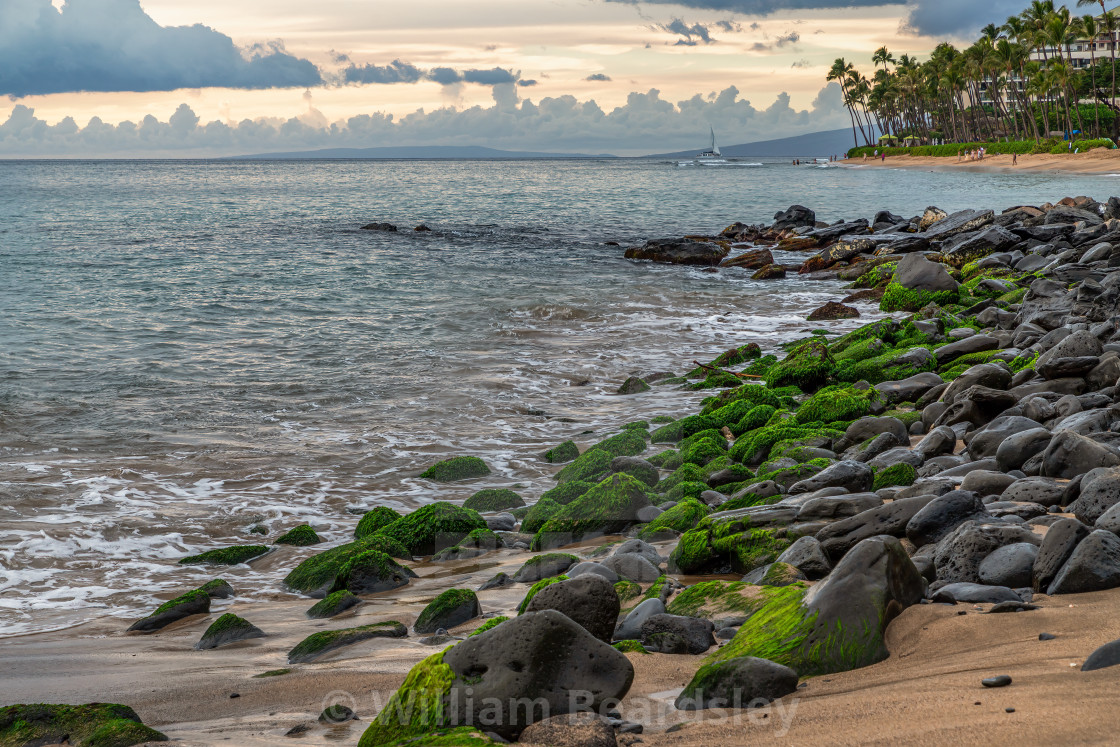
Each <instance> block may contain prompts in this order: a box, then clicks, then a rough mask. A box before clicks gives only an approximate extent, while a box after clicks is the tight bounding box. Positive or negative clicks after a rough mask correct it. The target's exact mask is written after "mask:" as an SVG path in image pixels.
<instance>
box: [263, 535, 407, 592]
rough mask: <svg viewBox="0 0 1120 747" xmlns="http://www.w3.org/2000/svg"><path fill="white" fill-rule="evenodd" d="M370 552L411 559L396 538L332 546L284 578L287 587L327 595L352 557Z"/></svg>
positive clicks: (378, 536)
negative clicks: (375, 551)
mask: <svg viewBox="0 0 1120 747" xmlns="http://www.w3.org/2000/svg"><path fill="white" fill-rule="evenodd" d="M368 550H377V551H379V552H383V553H385V554H386V555H388V556H390V557H393V558H411V557H412V555H411V553H409V551H408V550H407V549H406V548H405V547H404V545H402V544H401V543H400V542H398V541H397V540H395V539H392V538H391V537H384V536H382V535H380V534H373V535H370V536H368V537H364V538H362V539H360V540H357V541H355V542H348V543H346V544H345V545H339V546H338V547H332V548H331V549H329V550H324V551H323V552H321V553H317V554H315V555H312V556H311V557H310V558H307V559H306V560H304V561H303V562H302V563H300V564H299V565H297V566H296V567H295V568H294V569H293V570H292V571H291V573H289V574H288V575H287V576H285V577H284V585H285V586H287V587H288V588H289V589H291V590H292V591H298V592H301V593H303V594H309V595H311V596H326V594H327V592H329V591H330V590H331V588H332V587H333V586H334V582H335V578H336V577H337V576H338V573H339V571H341V570H342V566H344V565H345V564H346V562H347V561H349V560H350V559H351V558H353V557H355V556H357V555H360V554H361V553H363V552H366V551H368Z"/></svg>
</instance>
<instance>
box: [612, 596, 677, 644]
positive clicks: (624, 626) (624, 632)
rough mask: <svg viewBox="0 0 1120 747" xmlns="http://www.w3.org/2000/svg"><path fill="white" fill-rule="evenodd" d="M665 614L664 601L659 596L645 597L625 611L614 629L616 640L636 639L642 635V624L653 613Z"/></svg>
mask: <svg viewBox="0 0 1120 747" xmlns="http://www.w3.org/2000/svg"><path fill="white" fill-rule="evenodd" d="M663 614H665V602H663V601H661V599H660V598H654V599H645V600H643V601H642V602H641V603H640V604H639V605H638V606H637V607H635V608H634V609H632V610H630V611H629V612H628V613H626V617H624V618H622V622H620V623H619V624H618V627H617V628H616V629H615V631H614V640H616V641H636V640H638V639H639V638H641V637H642V625H644V624H645V621H646V620H648V619H650V618H651V617H653V616H654V615H663Z"/></svg>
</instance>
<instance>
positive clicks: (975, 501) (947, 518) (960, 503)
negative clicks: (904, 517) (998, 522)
mask: <svg viewBox="0 0 1120 747" xmlns="http://www.w3.org/2000/svg"><path fill="white" fill-rule="evenodd" d="M986 514H987V511H985V510H984V502H983V501H981V500H980V496H978V495H977V494H976V493H973V492H972V491H970V490H954V491H951V492H949V493H946V494H945V495H942V496H938V497H936V498H934V499H933V500H931V501H930V502H929V503H927V504H926V505H925V506H923V507H922V509H921V510H920V511H918V512H917V513H916V514H914V516H913V518H911V519H910V521H908V522H907V523H906V538H907V539H909V540H910V541H911V542H913V543H914V545H915V546H917V547H922V546H924V545H932V544H934V543H937V542H940V541H941V540H942V538H944V537H946V536H947V535H948V534H949V533H950V532H952V531H953V530H954V529H956V528H957V527H958V526H960V525H961V524H963V523H964V522H966V521H968V520H970V519H975V518H978V517H981V516H985V515H986Z"/></svg>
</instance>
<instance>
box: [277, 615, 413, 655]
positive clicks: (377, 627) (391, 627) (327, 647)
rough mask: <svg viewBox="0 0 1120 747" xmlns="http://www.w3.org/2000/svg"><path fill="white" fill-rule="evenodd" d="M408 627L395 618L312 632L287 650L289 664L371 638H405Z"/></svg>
mask: <svg viewBox="0 0 1120 747" xmlns="http://www.w3.org/2000/svg"><path fill="white" fill-rule="evenodd" d="M406 637H408V628H406V627H405V626H404V625H403V624H401V623H399V622H397V621H396V620H388V621H386V622H379V623H372V624H370V625H360V626H358V627H356V628H343V629H342V630H324V631H321V632H318V633H313V634H311V635H309V636H307V637H306V638H304V639H303V640H302V641H300V642H299V643H297V644H296V645H295V647H294V648H293V649H292V650H291V651H289V652H288V663H289V664H306V663H307V662H311V661H315V660H316V659H321V658H322V657H324V656H326V655H327V654H329V653H330V652H332V651H335V650H337V649H340V648H342V647H344V646H352V645H353V644H355V643H361V642H362V641H368V640H370V639H372V638H406Z"/></svg>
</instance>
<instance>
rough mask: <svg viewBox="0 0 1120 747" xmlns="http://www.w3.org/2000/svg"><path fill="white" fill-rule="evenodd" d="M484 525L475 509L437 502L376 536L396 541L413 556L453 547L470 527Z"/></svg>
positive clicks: (478, 527)
mask: <svg viewBox="0 0 1120 747" xmlns="http://www.w3.org/2000/svg"><path fill="white" fill-rule="evenodd" d="M485 528H486V522H485V521H484V520H483V518H482V517H481V516H479V515H478V513H477V512H476V511H472V510H470V509H469V508H463V507H462V506H456V505H455V504H454V503H447V502H446V501H437V502H435V503H429V504H428V505H426V506H423V507H421V508H418V509H417V510H415V511H413V512H412V513H410V514H408V515H407V516H404V517H402V518H400V519H398V520H397V521H394V522H393V523H392V524H389V525H388V526H386V527H382V528H381V529H380V530H378V532H377V536H380V537H388V538H390V539H393V540H396V541H397V542H399V543H401V544H402V545H404V547H405V548H406V549H407V550H408V552H409V553H411V554H413V555H434V554H435V553H436V552H438V551H439V550H442V549H443V548H445V547H454V546H455V545H456V544H458V543H459V540H461V539H462V538H463V537H464V536H466V535H467V534H469V533H470V532H471V531H472V530H474V529H485Z"/></svg>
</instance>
